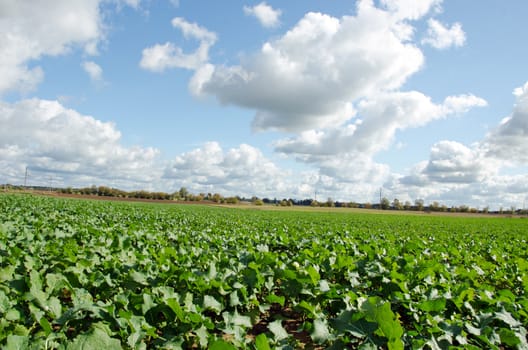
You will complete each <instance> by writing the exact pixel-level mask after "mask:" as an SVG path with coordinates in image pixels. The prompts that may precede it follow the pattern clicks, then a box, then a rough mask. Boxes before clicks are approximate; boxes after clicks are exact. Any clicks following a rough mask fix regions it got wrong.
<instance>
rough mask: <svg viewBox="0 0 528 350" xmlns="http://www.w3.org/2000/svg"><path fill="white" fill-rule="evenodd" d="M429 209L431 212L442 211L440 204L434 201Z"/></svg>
mask: <svg viewBox="0 0 528 350" xmlns="http://www.w3.org/2000/svg"><path fill="white" fill-rule="evenodd" d="M429 209H430V210H431V211H439V210H440V203H438V202H437V201H434V202H433V203H431V204H429Z"/></svg>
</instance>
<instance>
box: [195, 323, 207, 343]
mask: <svg viewBox="0 0 528 350" xmlns="http://www.w3.org/2000/svg"><path fill="white" fill-rule="evenodd" d="M194 332H195V333H196V335H197V336H198V341H199V342H200V346H201V347H202V348H205V347H206V346H207V343H208V342H209V341H208V337H209V334H208V333H207V328H205V326H204V325H202V326H201V327H200V328H198V329H197V330H195V331H194Z"/></svg>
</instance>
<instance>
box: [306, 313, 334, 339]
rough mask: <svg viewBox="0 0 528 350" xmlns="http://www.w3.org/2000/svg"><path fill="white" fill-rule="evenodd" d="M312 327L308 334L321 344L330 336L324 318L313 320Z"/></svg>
mask: <svg viewBox="0 0 528 350" xmlns="http://www.w3.org/2000/svg"><path fill="white" fill-rule="evenodd" d="M313 327H314V329H313V332H312V334H310V336H311V337H312V339H313V340H314V341H315V342H316V343H319V344H322V343H324V342H326V341H328V340H329V339H330V338H331V335H330V331H329V330H328V323H327V322H326V320H324V319H316V320H314V322H313Z"/></svg>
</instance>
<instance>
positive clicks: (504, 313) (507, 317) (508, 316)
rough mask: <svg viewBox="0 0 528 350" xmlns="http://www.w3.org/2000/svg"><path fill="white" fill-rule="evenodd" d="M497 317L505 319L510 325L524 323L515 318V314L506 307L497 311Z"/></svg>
mask: <svg viewBox="0 0 528 350" xmlns="http://www.w3.org/2000/svg"><path fill="white" fill-rule="evenodd" d="M495 318H497V319H499V320H501V321H503V322H504V323H506V324H507V325H508V326H510V327H517V326H520V325H522V323H521V322H519V321H517V320H516V319H515V318H513V316H512V315H511V314H510V313H509V312H508V311H506V310H505V309H504V308H503V309H502V310H501V311H499V312H496V313H495Z"/></svg>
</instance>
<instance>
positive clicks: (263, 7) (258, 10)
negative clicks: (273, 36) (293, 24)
mask: <svg viewBox="0 0 528 350" xmlns="http://www.w3.org/2000/svg"><path fill="white" fill-rule="evenodd" d="M244 13H245V14H246V15H247V16H254V17H256V18H257V19H258V20H259V22H260V24H262V26H264V27H266V28H274V27H277V26H278V25H279V24H280V21H279V17H280V15H281V14H282V11H281V10H279V9H277V10H275V9H274V8H273V7H271V6H269V5H268V4H266V2H261V3H260V4H258V5H255V6H253V7H250V6H244Z"/></svg>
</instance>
